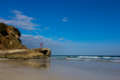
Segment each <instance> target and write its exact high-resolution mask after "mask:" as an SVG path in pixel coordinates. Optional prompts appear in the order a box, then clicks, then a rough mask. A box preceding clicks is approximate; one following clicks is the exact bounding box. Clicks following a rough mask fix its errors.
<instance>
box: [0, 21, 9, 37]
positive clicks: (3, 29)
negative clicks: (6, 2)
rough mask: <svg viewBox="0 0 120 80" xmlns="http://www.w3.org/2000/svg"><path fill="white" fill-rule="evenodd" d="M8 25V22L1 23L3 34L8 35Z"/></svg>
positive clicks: (0, 31) (0, 29) (0, 27)
mask: <svg viewBox="0 0 120 80" xmlns="http://www.w3.org/2000/svg"><path fill="white" fill-rule="evenodd" d="M6 26H7V25H6V24H4V23H0V33H1V34H2V35H8V33H7V29H6Z"/></svg>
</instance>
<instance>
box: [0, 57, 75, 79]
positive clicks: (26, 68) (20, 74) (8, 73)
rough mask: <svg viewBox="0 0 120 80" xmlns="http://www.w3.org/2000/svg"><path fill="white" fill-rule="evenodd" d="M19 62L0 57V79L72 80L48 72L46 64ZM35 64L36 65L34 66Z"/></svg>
mask: <svg viewBox="0 0 120 80" xmlns="http://www.w3.org/2000/svg"><path fill="white" fill-rule="evenodd" d="M23 63H25V62H22V64H21V63H20V62H18V64H16V61H15V62H11V61H8V60H4V59H0V80H73V79H70V78H68V77H63V76H59V75H57V74H54V73H50V72H49V67H46V65H42V64H40V65H37V64H35V63H34V64H32V62H30V63H31V64H30V63H28V64H27V63H26V65H24V64H23ZM36 65H37V66H36Z"/></svg>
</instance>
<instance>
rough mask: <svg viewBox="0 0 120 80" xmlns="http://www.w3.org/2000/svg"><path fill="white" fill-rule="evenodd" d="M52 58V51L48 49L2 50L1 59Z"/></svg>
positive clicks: (0, 52)
mask: <svg viewBox="0 0 120 80" xmlns="http://www.w3.org/2000/svg"><path fill="white" fill-rule="evenodd" d="M50 56H51V50H50V49H48V48H36V49H15V50H0V57H1V58H8V59H40V58H47V57H50Z"/></svg>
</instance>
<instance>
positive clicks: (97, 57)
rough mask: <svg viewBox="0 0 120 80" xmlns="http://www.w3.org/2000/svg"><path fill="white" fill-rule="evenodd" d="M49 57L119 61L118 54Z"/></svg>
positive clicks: (55, 57)
mask: <svg viewBox="0 0 120 80" xmlns="http://www.w3.org/2000/svg"><path fill="white" fill-rule="evenodd" d="M50 59H58V60H78V61H101V62H115V63H120V56H109V55H52V56H51V58H50Z"/></svg>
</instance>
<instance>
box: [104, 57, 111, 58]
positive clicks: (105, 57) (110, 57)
mask: <svg viewBox="0 0 120 80" xmlns="http://www.w3.org/2000/svg"><path fill="white" fill-rule="evenodd" d="M103 58H111V57H103Z"/></svg>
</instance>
